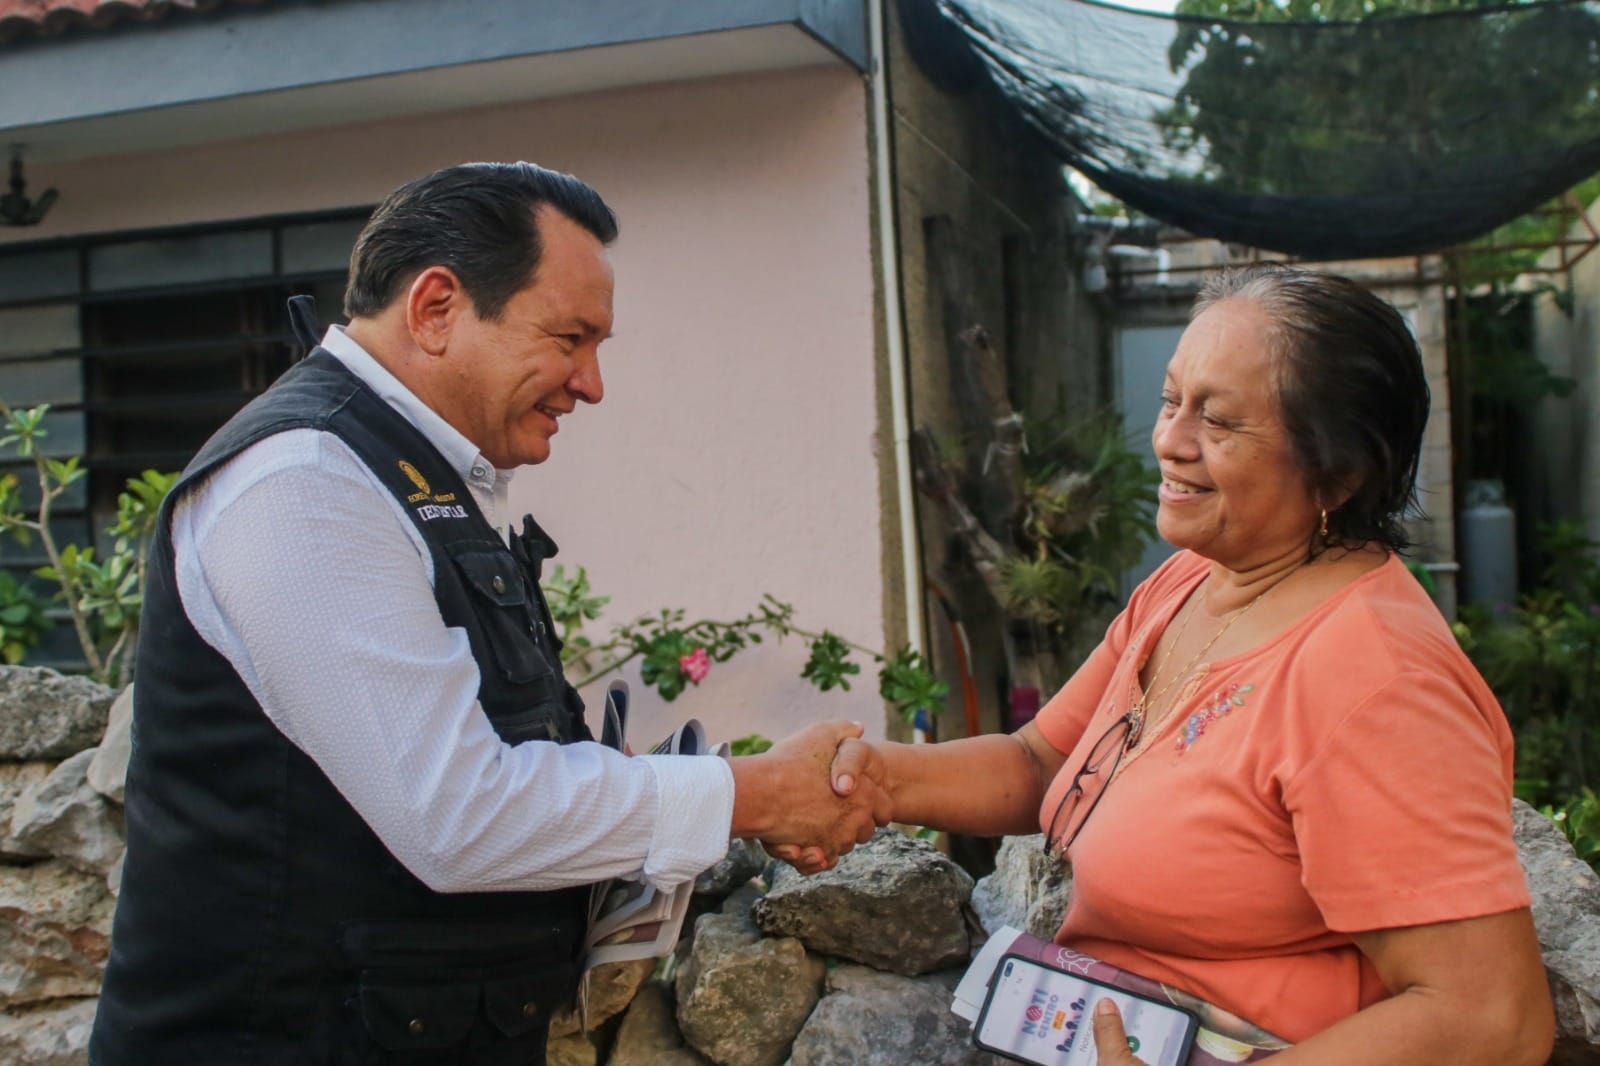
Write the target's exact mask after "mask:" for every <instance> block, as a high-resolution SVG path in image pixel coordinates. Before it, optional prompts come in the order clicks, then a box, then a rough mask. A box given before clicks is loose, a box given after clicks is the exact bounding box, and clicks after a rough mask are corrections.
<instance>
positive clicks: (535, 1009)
mask: <svg viewBox="0 0 1600 1066" xmlns="http://www.w3.org/2000/svg"><path fill="white" fill-rule="evenodd" d="M538 1013H539V1004H537V1003H532V1002H529V1003H524V1004H523V1005H522V1016H523V1017H524V1018H532V1017H533V1016H534V1015H536V1014H538Z"/></svg>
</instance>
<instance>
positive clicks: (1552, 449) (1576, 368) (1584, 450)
mask: <svg viewBox="0 0 1600 1066" xmlns="http://www.w3.org/2000/svg"><path fill="white" fill-rule="evenodd" d="M1596 206H1600V205H1592V206H1591V207H1590V208H1589V214H1590V216H1591V217H1596V216H1597V211H1596ZM1569 236H1571V237H1573V238H1576V239H1579V240H1583V239H1587V238H1588V237H1589V233H1588V230H1587V229H1585V228H1583V227H1582V225H1581V224H1577V225H1574V226H1573V229H1572V232H1571V234H1569ZM1551 259H1552V260H1553V259H1554V257H1553V256H1552V257H1551ZM1552 265H1553V263H1552ZM1554 280H1555V282H1556V284H1557V285H1565V286H1566V288H1567V295H1569V296H1570V298H1571V302H1570V304H1569V308H1570V310H1567V309H1563V308H1562V306H1561V303H1560V302H1558V301H1557V299H1556V297H1555V296H1554V295H1545V296H1542V297H1540V298H1539V300H1538V302H1537V303H1536V304H1535V305H1534V312H1533V315H1534V317H1533V330H1534V351H1535V354H1536V355H1537V356H1538V357H1539V360H1540V361H1541V362H1543V363H1544V364H1545V366H1546V367H1548V368H1549V370H1550V372H1551V373H1552V374H1555V375H1558V376H1560V377H1565V378H1570V379H1572V381H1573V382H1574V383H1575V387H1574V389H1573V392H1572V395H1570V396H1568V397H1565V398H1562V397H1555V396H1547V397H1545V398H1544V400H1543V401H1542V406H1541V407H1540V410H1539V417H1538V418H1537V419H1534V420H1532V421H1533V431H1534V441H1533V450H1534V455H1535V457H1536V461H1535V462H1534V463H1533V464H1532V467H1533V470H1534V471H1535V473H1536V475H1539V481H1538V482H1537V483H1536V486H1537V493H1536V495H1537V503H1536V506H1537V507H1538V509H1539V517H1540V518H1541V519H1542V520H1545V521H1554V520H1558V519H1565V520H1569V521H1578V522H1582V523H1583V524H1584V527H1585V529H1586V530H1587V531H1588V535H1589V537H1590V539H1592V540H1600V255H1595V254H1592V253H1591V254H1587V255H1585V256H1584V258H1582V259H1581V260H1579V261H1578V262H1577V263H1576V264H1575V265H1574V266H1573V268H1572V272H1571V275H1570V281H1564V280H1563V279H1562V278H1560V277H1559V276H1558V277H1557V278H1555V279H1554Z"/></svg>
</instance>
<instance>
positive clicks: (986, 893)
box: [972, 833, 1072, 940]
mask: <svg viewBox="0 0 1600 1066" xmlns="http://www.w3.org/2000/svg"><path fill="white" fill-rule="evenodd" d="M1071 888H1072V868H1071V867H1069V866H1068V865H1067V864H1066V863H1064V862H1062V861H1061V860H1059V859H1056V858H1053V857H1051V856H1049V855H1046V854H1045V853H1044V835H1043V834H1041V833H1035V834H1034V835H1033V836H1027V837H1006V838H1005V840H1004V841H1002V842H1001V844H1000V850H999V852H997V853H996V855H995V859H994V873H992V874H990V875H989V876H988V877H985V878H982V879H981V880H979V881H978V883H977V884H976V885H974V886H973V889H972V909H973V910H974V911H975V912H976V913H977V915H978V921H979V922H980V923H981V924H982V925H983V929H984V932H986V933H989V934H993V933H994V932H995V931H996V930H998V929H999V928H1000V927H1001V926H1002V925H1009V926H1011V927H1012V928H1013V929H1021V930H1022V931H1023V932H1025V933H1032V934H1033V935H1034V936H1036V937H1038V938H1039V939H1041V940H1051V939H1054V938H1055V935H1056V930H1058V929H1060V928H1061V920H1062V918H1064V917H1065V916H1066V913H1067V893H1068V891H1069V890H1070V889H1071Z"/></svg>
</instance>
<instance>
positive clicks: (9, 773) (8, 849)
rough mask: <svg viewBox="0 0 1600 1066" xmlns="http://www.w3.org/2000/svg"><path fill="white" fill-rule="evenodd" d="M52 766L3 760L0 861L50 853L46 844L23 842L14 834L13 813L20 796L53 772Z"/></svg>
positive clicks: (41, 763)
mask: <svg viewBox="0 0 1600 1066" xmlns="http://www.w3.org/2000/svg"><path fill="white" fill-rule="evenodd" d="M51 769H52V766H51V764H50V763H47V762H23V763H0V862H16V861H18V860H23V861H26V860H28V859H42V858H44V857H45V855H46V854H47V853H46V852H45V850H44V849H43V848H36V847H32V846H30V845H28V844H24V843H22V842H21V841H19V840H17V839H16V838H15V837H14V836H12V835H11V814H12V811H13V810H15V808H16V805H17V797H18V796H20V795H21V794H22V793H24V792H26V791H28V790H29V789H33V788H37V787H38V786H39V783H40V782H41V781H43V780H44V779H45V778H46V777H49V776H50V771H51Z"/></svg>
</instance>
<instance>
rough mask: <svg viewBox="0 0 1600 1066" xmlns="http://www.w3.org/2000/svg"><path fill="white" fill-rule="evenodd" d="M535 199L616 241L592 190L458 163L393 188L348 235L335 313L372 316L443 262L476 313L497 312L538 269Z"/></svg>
mask: <svg viewBox="0 0 1600 1066" xmlns="http://www.w3.org/2000/svg"><path fill="white" fill-rule="evenodd" d="M545 205H548V206H549V207H552V208H554V209H555V210H557V211H560V212H561V213H562V214H563V215H566V216H567V217H568V218H570V219H571V220H572V221H574V222H576V223H577V224H578V225H580V226H582V227H583V228H584V229H586V230H588V231H589V232H590V233H592V234H594V236H595V238H596V239H597V240H598V241H600V243H601V244H610V243H611V242H612V241H614V240H616V239H617V219H616V216H615V215H613V214H612V213H611V208H609V207H607V206H606V203H605V201H604V200H602V199H600V194H599V193H597V192H595V191H594V190H593V189H591V188H589V186H587V185H585V184H584V183H583V182H581V181H579V180H578V179H577V178H574V177H573V176H571V175H570V174H561V173H558V172H556V171H554V170H546V169H544V168H543V167H539V166H535V165H534V164H532V163H465V164H462V165H461V166H454V167H446V168H445V169H443V170H436V171H434V172H433V173H432V174H429V175H427V176H426V177H422V178H418V179H417V180H416V181H413V182H408V183H407V184H405V185H402V186H400V188H398V189H396V190H395V191H394V192H392V193H390V194H389V196H388V197H387V198H386V199H385V200H384V201H383V203H381V204H379V205H378V207H377V210H375V211H373V213H372V218H370V219H369V220H368V221H367V224H366V226H364V227H363V228H362V230H361V235H360V236H359V237H357V238H356V246H355V250H354V251H352V252H351V253H350V284H349V287H348V288H346V289H345V294H344V313H345V314H346V315H349V316H350V317H351V318H357V317H360V316H364V315H374V314H377V313H378V312H379V311H382V310H383V309H384V308H386V307H388V306H389V305H390V304H391V303H393V302H394V300H395V298H396V297H398V296H399V295H400V293H401V291H402V290H403V289H404V287H405V286H407V285H409V284H410V283H411V281H412V280H413V279H415V278H416V276H417V275H418V274H420V273H422V271H424V270H426V269H427V268H428V267H431V266H443V267H449V268H450V270H451V271H452V272H453V273H454V274H455V275H456V277H458V278H460V279H461V285H462V287H463V288H464V289H465V290H466V293H467V295H468V296H469V297H470V298H471V299H472V305H473V309H474V310H475V311H476V312H477V314H478V316H479V317H480V318H485V319H488V320H490V321H493V320H496V319H498V318H499V317H500V315H501V313H502V312H504V311H505V307H506V302H507V301H509V300H510V299H511V297H512V296H514V295H516V294H517V293H518V292H521V291H522V290H523V289H524V288H526V287H527V286H528V285H529V284H531V283H532V282H533V276H534V273H535V271H537V270H538V269H539V257H540V255H541V253H542V252H543V245H542V242H541V240H540V237H539V226H538V223H537V221H535V213H536V212H537V211H538V209H539V208H540V207H541V206H545Z"/></svg>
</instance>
